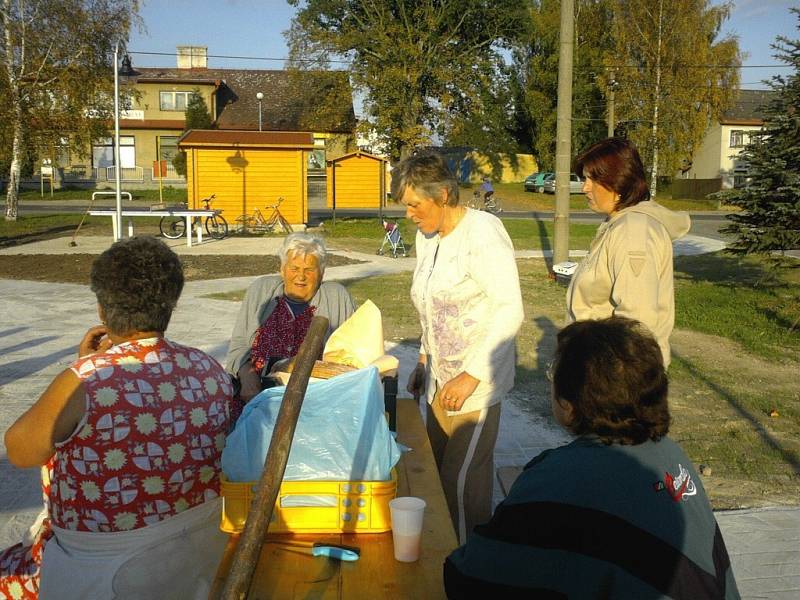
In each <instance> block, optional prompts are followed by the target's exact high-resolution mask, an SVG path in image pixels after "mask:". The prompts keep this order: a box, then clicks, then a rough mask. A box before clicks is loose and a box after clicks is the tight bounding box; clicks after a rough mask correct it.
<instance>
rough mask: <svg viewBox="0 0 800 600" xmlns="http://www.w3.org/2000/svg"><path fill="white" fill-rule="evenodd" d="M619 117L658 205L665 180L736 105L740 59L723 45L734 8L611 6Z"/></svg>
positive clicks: (732, 46) (680, 2)
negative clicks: (639, 156) (638, 152)
mask: <svg viewBox="0 0 800 600" xmlns="http://www.w3.org/2000/svg"><path fill="white" fill-rule="evenodd" d="M612 1H613V28H612V35H613V39H614V46H615V47H614V51H613V52H611V53H609V54H608V55H607V56H606V59H605V64H606V69H607V71H608V72H611V71H613V72H615V79H616V81H617V83H618V84H619V87H618V89H617V93H616V98H617V105H616V109H617V115H618V120H619V121H621V122H622V124H623V126H624V127H623V128H624V129H625V131H626V132H627V135H628V137H630V138H631V139H633V140H634V141H635V142H636V144H637V145H638V146H639V148H640V150H641V151H642V158H643V159H644V160H645V162H646V163H647V167H648V168H649V171H650V175H651V182H650V192H651V195H652V197H653V198H655V197H656V192H657V185H658V184H657V182H658V176H659V175H672V174H673V173H675V172H676V171H677V170H678V165H679V164H680V162H681V161H682V160H684V159H687V158H688V159H691V156H692V154H693V152H694V150H695V148H696V147H697V145H698V144H699V143H700V141H701V140H702V137H703V135H704V133H705V131H706V129H707V127H708V126H709V124H710V123H711V122H712V121H713V120H715V119H718V118H719V117H720V115H721V114H722V112H724V111H725V110H726V109H727V108H729V107H730V106H731V104H732V102H733V100H734V97H735V94H736V90H737V88H738V86H739V66H740V65H741V54H740V52H739V46H738V42H737V40H736V38H734V37H730V36H728V37H723V38H720V29H721V27H722V24H723V23H724V22H725V21H726V20H727V19H728V16H729V14H730V9H731V3H729V2H727V3H723V4H719V5H712V4H711V3H710V2H709V0H670V1H669V2H665V1H664V0H612Z"/></svg>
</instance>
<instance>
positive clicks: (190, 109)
mask: <svg viewBox="0 0 800 600" xmlns="http://www.w3.org/2000/svg"><path fill="white" fill-rule="evenodd" d="M213 123H214V120H213V119H212V118H211V113H210V112H209V110H208V105H207V104H206V101H205V98H203V95H202V94H201V93H200V90H199V89H197V88H195V89H194V90H192V93H191V94H190V95H189V100H188V101H187V102H186V126H185V129H186V131H188V130H190V129H211V127H212V125H213Z"/></svg>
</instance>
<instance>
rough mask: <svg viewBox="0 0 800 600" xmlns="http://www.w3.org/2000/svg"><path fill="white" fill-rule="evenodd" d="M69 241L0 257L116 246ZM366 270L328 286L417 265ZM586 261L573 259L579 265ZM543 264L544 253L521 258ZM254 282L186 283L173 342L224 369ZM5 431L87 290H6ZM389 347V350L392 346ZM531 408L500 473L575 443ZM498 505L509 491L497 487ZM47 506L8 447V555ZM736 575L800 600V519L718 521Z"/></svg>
mask: <svg viewBox="0 0 800 600" xmlns="http://www.w3.org/2000/svg"><path fill="white" fill-rule="evenodd" d="M68 242H69V238H60V239H57V240H49V241H46V242H39V243H36V244H27V245H24V246H19V247H16V248H7V249H4V250H0V254H21V253H53V254H61V253H74V252H82V253H98V252H101V251H102V250H104V249H105V248H106V247H108V245H109V243H110V240H109V238H108V237H102V238H100V237H97V238H95V237H80V238H78V243H79V246H78V247H77V248H70V247H69V246H68ZM279 244H280V239H230V240H225V241H224V242H216V241H209V242H206V243H203V244H202V245H200V246H195V247H193V248H192V249H191V250H190V249H188V248H186V246H185V244H182V243H179V242H175V245H174V248H175V250H176V251H177V252H179V253H181V254H183V253H187V252H191V253H192V254H231V255H235V254H274V253H275V251H276V250H277V247H278V245H279ZM719 248H720V242H719V241H717V240H712V239H709V238H703V237H697V236H695V237H690V238H687V239H685V240H684V241H683V242H682V243H681V244H678V245H676V254H696V253H700V252H708V251H713V250H718V249H719ZM341 254H344V255H347V256H350V257H352V258H355V259H357V260H363V261H365V262H364V263H363V264H357V265H347V266H342V267H331V268H330V269H328V271H327V272H326V274H325V277H326V278H327V279H353V278H361V277H367V276H370V275H376V274H382V273H392V272H398V271H407V270H410V269H413V265H414V260H413V259H392V258H386V257H378V256H375V255H368V254H359V253H355V252H348V253H341ZM580 254H581V253H575V255H576V256H578V255H580ZM518 255H519V256H520V257H541V256H542V255H543V253H542V252H519V253H518ZM252 280H253V277H236V278H229V279H220V280H213V281H197V282H188V283H187V284H186V287H185V289H184V293H183V296H182V297H181V300H180V303H179V305H178V308H177V310H176V311H175V314H174V316H173V319H172V322H171V323H170V327H169V331H168V335H169V336H170V337H171V338H173V339H175V340H176V341H179V342H182V343H186V344H189V345H192V346H196V347H198V348H201V349H203V350H205V351H206V352H208V353H210V354H211V355H212V356H214V357H216V358H218V359H220V360H222V359H223V358H224V356H225V353H226V351H227V342H228V336H229V335H230V331H231V329H232V327H233V321H234V319H235V317H236V310H237V306H236V305H233V304H231V303H230V302H228V301H223V300H213V299H210V298H207V297H206V296H207V295H208V294H209V293H211V292H219V291H226V290H236V289H242V288H244V287H246V286H247V285H248V284H249V283H250V281H252ZM0 286H1V288H2V294H0V315H2V317H1V319H2V320H0V432H5V430H6V429H7V428H8V426H9V425H10V424H11V423H12V422H13V421H14V420H15V419H16V418H17V417H18V416H19V415H20V414H21V413H22V412H23V411H24V410H26V409H27V408H28V407H29V406H30V405H31V404H32V402H33V401H34V400H35V399H36V398H38V396H39V395H40V394H41V393H42V391H43V390H44V389H45V388H46V386H47V385H48V384H49V382H50V381H51V380H52V379H53V377H55V375H56V374H57V373H59V372H60V371H61V370H63V369H64V368H66V367H67V366H68V365H69V363H70V362H71V361H72V360H73V358H74V355H75V351H76V347H77V343H78V341H79V339H80V338H81V336H82V335H83V333H84V331H85V330H86V328H87V327H88V326H89V325H91V324H94V323H95V322H96V316H95V298H94V296H93V294H92V293H91V292H90V290H89V289H88V287H87V286H84V285H75V284H52V283H41V282H30V281H10V280H2V281H0ZM387 345H389V344H387ZM389 351H390V352H391V353H393V354H395V355H396V356H398V357H399V358H400V364H401V373H400V381H405V380H406V378H407V376H408V375H407V374H408V372H409V370H410V369H411V368H412V367H413V366H414V364H415V362H416V354H417V349H416V348H413V347H409V346H398V345H396V346H393V347H391V348H390V349H389ZM524 404H525V399H524V398H520V397H515V396H512V398H511V401H510V402H507V403H506V404H505V405H504V408H503V413H502V418H501V424H500V434H499V438H498V442H497V448H496V463H497V466H498V467H504V466H520V465H523V464H525V463H526V462H527V461H528V460H529V459H530V458H532V457H533V456H535V455H536V454H538V453H539V452H540V451H542V450H544V449H546V448H551V447H554V446H558V445H561V444H563V443H565V442H567V441H568V440H569V437H568V436H567V434H566V433H564V431H563V430H561V429H560V428H559V427H558V426H557V425H556V424H555V423H554V421H553V420H552V419H551V418H550V417H545V416H542V415H539V414H532V413H531V411H530V410H526V409H525V408H524ZM495 497H496V500H499V498H500V497H501V491H500V489H499V485H496V486H495ZM40 507H41V499H40V496H39V493H38V472H37V471H36V470H34V469H27V470H21V469H16V468H14V467H12V466H11V465H10V464H9V463H8V461H7V459H6V456H5V449H4V448H0V548H3V547H5V546H8V545H10V544H12V543H15V542H16V541H17V540H18V539H19V538H20V535H21V533H22V532H23V531H24V530H25V529H26V528H27V527H28V525H29V524H30V523H31V522H32V520H33V518H34V516H35V515H36V514H37V513H38V511H39V508H40ZM717 517H718V520H719V523H720V527H721V528H722V531H723V534H724V535H725V538H726V540H727V543H728V548H729V550H730V553H731V558H732V560H733V564H734V570H735V573H736V575H737V579H738V581H739V585H740V589H741V591H742V593H743V595H744V597H745V598H753V599H756V598H770V599H781V600H782V599H786V600H789V599H790V598H791V599H793V600H796V599H797V598H800V510H799V509H797V508H776V509H762V510H745V511H731V512H724V513H718V515H717Z"/></svg>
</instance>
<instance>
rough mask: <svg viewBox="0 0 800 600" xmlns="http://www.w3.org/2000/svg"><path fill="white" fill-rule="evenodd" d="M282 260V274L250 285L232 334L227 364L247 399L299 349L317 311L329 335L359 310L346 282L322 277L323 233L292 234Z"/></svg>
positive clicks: (289, 236)
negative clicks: (355, 306)
mask: <svg viewBox="0 0 800 600" xmlns="http://www.w3.org/2000/svg"><path fill="white" fill-rule="evenodd" d="M280 259H281V272H280V276H277V275H267V276H264V277H261V278H259V279H256V280H255V281H254V282H253V283H252V285H251V286H250V288H249V289H248V290H247V293H246V294H245V296H244V300H243V301H242V307H241V308H240V309H239V316H238V317H237V319H236V325H235V326H234V328H233V333H231V342H230V346H229V348H228V358H227V369H228V371H229V372H230V373H233V374H234V375H236V376H238V377H239V380H240V381H241V391H240V393H239V396H240V398H241V400H242V401H243V402H247V401H249V400H250V399H251V398H252V397H253V396H255V395H256V394H258V393H259V392H260V391H261V389H262V385H261V376H262V375H266V374H268V373H269V372H270V370H271V369H272V367H273V366H274V364H275V363H276V362H277V361H279V360H282V359H285V358H290V357H293V356H294V355H295V354H297V350H298V349H299V348H300V344H301V343H302V342H303V339H305V336H306V333H307V332H308V327H309V325H310V324H311V319H312V318H313V317H314V316H315V315H318V316H323V317H327V318H328V321H329V326H328V335H330V334H331V333H333V331H334V330H335V329H336V328H337V327H339V325H341V324H342V323H344V322H345V321H346V320H347V319H348V318H349V317H350V315H352V314H353V312H354V310H355V309H354V304H353V299H352V298H351V297H350V293H349V292H348V291H347V290H346V289H345V288H344V286H342V285H341V284H339V283H335V282H331V281H326V282H322V276H323V274H324V273H325V262H326V260H327V251H326V250H325V244H324V243H323V241H322V240H321V239H320V238H318V237H316V236H312V235H309V234H307V233H293V234H291V235H288V236H287V237H286V241H285V242H284V244H283V247H282V248H281V250H280Z"/></svg>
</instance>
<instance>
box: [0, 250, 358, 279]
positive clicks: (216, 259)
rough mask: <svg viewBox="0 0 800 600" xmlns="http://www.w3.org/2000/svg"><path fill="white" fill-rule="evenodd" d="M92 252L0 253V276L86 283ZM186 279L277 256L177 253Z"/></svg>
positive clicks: (239, 273) (271, 264) (268, 263)
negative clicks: (187, 254) (189, 254)
mask: <svg viewBox="0 0 800 600" xmlns="http://www.w3.org/2000/svg"><path fill="white" fill-rule="evenodd" d="M95 258H96V256H95V255H94V254H15V255H8V256H0V279H20V280H28V281H49V282H53V283H80V284H88V283H89V274H90V272H91V269H92V262H93V261H94V259H95ZM180 258H181V262H182V263H183V272H184V276H185V278H186V280H187V281H199V280H205V279H222V278H225V277H231V276H236V277H247V276H250V275H263V274H265V273H275V272H277V271H278V269H279V267H280V260H279V259H278V257H277V256H233V255H210V256H181V257H180ZM359 262H361V261H357V260H352V259H349V258H346V257H343V256H338V255H336V254H329V255H328V262H327V266H329V267H337V266H341V265H351V264H357V263H359Z"/></svg>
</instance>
